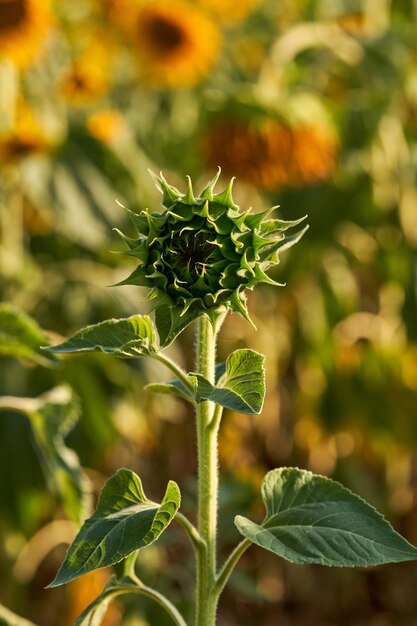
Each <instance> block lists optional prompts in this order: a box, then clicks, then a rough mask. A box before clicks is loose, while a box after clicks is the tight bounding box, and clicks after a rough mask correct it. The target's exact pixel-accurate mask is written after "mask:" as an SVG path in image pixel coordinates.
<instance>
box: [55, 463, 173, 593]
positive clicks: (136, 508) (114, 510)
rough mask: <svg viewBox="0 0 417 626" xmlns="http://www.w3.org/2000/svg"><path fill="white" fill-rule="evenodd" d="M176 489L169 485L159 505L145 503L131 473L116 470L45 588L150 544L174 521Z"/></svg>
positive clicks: (124, 470)
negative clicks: (54, 575)
mask: <svg viewBox="0 0 417 626" xmlns="http://www.w3.org/2000/svg"><path fill="white" fill-rule="evenodd" d="M180 498H181V496H180V491H179V488H178V485H177V484H176V483H175V482H173V481H170V482H169V483H168V486H167V490H166V493H165V496H164V499H163V500H162V502H161V504H157V503H155V502H152V501H150V500H148V499H147V498H146V496H145V494H144V492H143V488H142V483H141V480H140V478H139V476H137V475H136V474H135V473H134V472H132V471H131V470H128V469H120V470H118V471H117V472H116V474H114V475H113V476H112V477H111V478H110V479H109V480H108V481H107V482H106V484H105V485H104V487H103V489H102V490H101V492H100V496H99V501H98V505H97V509H96V511H95V513H94V514H93V515H92V516H91V517H90V518H89V519H88V520H87V521H86V522H85V524H84V525H83V526H82V528H81V530H80V531H79V533H78V535H77V536H76V537H75V539H74V541H73V543H72V544H71V546H70V547H69V550H68V552H67V555H66V557H65V560H64V562H63V564H62V565H61V567H60V569H59V571H58V573H57V575H56V577H55V579H54V580H53V581H52V582H51V583H50V584H49V585H48V587H57V586H58V585H62V584H63V583H67V582H69V581H70V580H73V579H74V578H78V576H82V575H83V574H86V573H87V572H91V571H92V570H95V569H98V568H99V567H105V566H106V565H114V564H115V563H119V562H120V561H122V560H123V559H124V558H126V557H127V556H129V554H132V552H135V551H136V550H138V549H139V548H143V547H144V546H147V545H149V544H151V543H153V542H154V541H155V540H156V539H158V537H159V536H160V535H161V533H162V532H163V531H164V530H165V529H166V527H167V526H168V525H169V523H170V522H171V520H172V519H173V518H174V516H175V514H176V512H177V510H178V508H179V505H180Z"/></svg>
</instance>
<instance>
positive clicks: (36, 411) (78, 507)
mask: <svg viewBox="0 0 417 626" xmlns="http://www.w3.org/2000/svg"><path fill="white" fill-rule="evenodd" d="M0 408H3V409H11V410H14V411H19V412H20V413H23V415H25V416H26V417H27V418H28V419H29V422H30V425H31V428H32V433H33V437H34V441H35V446H36V451H37V453H38V455H39V459H40V462H41V466H42V470H43V473H44V475H45V479H46V482H47V485H48V488H49V490H50V491H51V492H52V493H54V494H55V495H56V496H57V497H59V498H60V499H61V501H62V504H63V506H64V508H65V511H66V512H67V514H68V516H69V517H70V518H71V519H73V520H74V521H75V522H77V524H79V525H80V524H82V522H83V521H84V519H85V517H86V516H87V515H89V514H90V512H91V504H92V498H91V484H90V481H89V480H88V478H87V476H86V474H85V473H84V471H83V469H82V467H81V465H80V462H79V459H78V456H77V455H76V453H75V452H74V451H73V450H71V449H70V448H68V447H67V446H66V445H65V440H64V439H65V437H66V435H67V434H68V433H69V432H70V431H71V430H72V429H73V428H74V426H75V424H76V422H77V421H78V419H79V417H80V406H79V402H78V399H77V398H76V397H75V395H74V393H73V392H72V391H71V389H70V388H69V387H66V386H63V385H62V386H59V387H55V388H54V389H51V390H50V391H48V392H47V393H44V394H42V395H41V396H38V397H37V398H21V397H7V396H5V397H3V398H2V399H1V403H0Z"/></svg>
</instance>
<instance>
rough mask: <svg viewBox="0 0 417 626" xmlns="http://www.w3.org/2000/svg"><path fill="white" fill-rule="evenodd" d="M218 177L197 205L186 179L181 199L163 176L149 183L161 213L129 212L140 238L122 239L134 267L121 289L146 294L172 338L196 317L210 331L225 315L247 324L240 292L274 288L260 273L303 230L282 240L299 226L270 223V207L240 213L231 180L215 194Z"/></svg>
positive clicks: (190, 184) (271, 282) (198, 198)
mask: <svg viewBox="0 0 417 626" xmlns="http://www.w3.org/2000/svg"><path fill="white" fill-rule="evenodd" d="M219 175H220V171H219V173H218V174H217V175H216V176H215V177H214V179H213V180H211V181H210V182H209V184H208V185H207V186H206V187H205V189H204V190H203V191H202V193H201V195H200V196H199V197H197V198H196V197H195V196H194V192H193V188H192V183H191V180H190V179H189V178H188V190H187V193H185V194H182V193H180V192H179V191H178V190H177V189H176V188H175V187H172V186H171V185H169V184H168V183H167V182H166V180H165V179H164V177H163V176H162V174H161V175H160V176H159V177H156V176H155V180H156V183H157V186H158V188H159V189H160V191H161V192H162V194H163V199H162V205H163V207H164V209H165V210H164V211H163V212H162V213H150V212H149V211H142V212H141V213H139V214H137V213H133V212H132V211H128V213H129V215H130V217H131V219H132V221H133V224H134V226H135V227H136V229H137V231H138V236H137V238H130V237H126V236H125V235H123V234H122V233H120V234H121V236H122V237H123V239H124V240H125V241H126V243H127V245H128V247H129V251H128V252H127V254H129V255H131V256H134V257H136V258H137V259H138V261H139V265H138V267H137V268H136V269H135V270H134V271H133V272H132V274H131V275H130V276H129V277H128V278H127V279H125V280H124V281H122V282H121V283H120V284H122V285H126V284H128V285H140V286H143V287H149V288H150V289H151V293H150V295H149V298H155V304H154V306H153V308H154V309H155V314H156V316H157V317H158V313H159V314H160V313H161V308H163V309H164V311H165V313H166V312H167V310H169V315H170V317H171V324H172V327H173V329H174V331H176V332H177V333H178V332H179V331H180V330H182V328H185V326H187V325H188V324H189V323H190V322H191V321H192V320H193V319H195V318H197V317H199V316H200V315H202V314H206V315H207V316H208V317H209V318H210V319H211V320H212V322H213V323H215V321H216V319H218V317H219V316H221V315H222V314H223V313H225V312H227V311H228V310H230V311H235V312H237V313H240V314H241V315H242V316H243V317H244V318H245V319H247V320H248V321H250V318H249V314H248V311H247V307H246V296H245V293H244V292H245V290H246V289H252V288H253V287H254V286H255V285H257V284H258V283H269V284H272V285H279V283H277V282H275V281H274V280H272V279H271V278H270V277H269V276H267V274H266V271H267V270H268V269H269V268H270V267H272V266H274V265H277V264H278V262H279V257H278V254H279V252H280V251H282V250H283V249H284V248H288V247H290V246H291V245H293V244H294V243H296V242H297V241H298V240H299V239H300V238H301V236H302V235H303V234H304V232H305V230H306V228H304V229H302V230H301V231H299V232H297V233H296V234H295V235H292V236H291V237H289V238H286V236H285V231H286V230H287V229H288V228H291V227H293V226H296V225H297V224H299V223H300V222H302V221H303V220H304V219H305V218H304V217H303V218H301V219H299V220H295V221H283V220H279V219H268V218H269V216H270V214H271V212H272V211H273V210H274V208H275V207H273V208H272V209H269V210H267V211H264V212H262V213H257V214H251V213H250V211H246V212H244V213H242V212H241V211H240V210H239V207H238V206H237V205H236V204H235V203H234V200H233V197H232V185H233V179H232V180H231V181H230V183H229V185H228V186H227V187H226V189H225V190H224V191H222V192H221V193H218V194H215V193H214V186H215V184H216V182H217V180H218V177H219ZM171 330H172V329H171Z"/></svg>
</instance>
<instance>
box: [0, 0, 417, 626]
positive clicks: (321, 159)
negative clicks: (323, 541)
mask: <svg viewBox="0 0 417 626" xmlns="http://www.w3.org/2000/svg"><path fill="white" fill-rule="evenodd" d="M416 19H417V5H416V2H415V1H413V0H391V1H390V0H362V1H360V0H338V1H337V2H336V1H335V0H334V1H330V0H329V1H327V0H297V1H295V0H281V1H280V2H275V1H274V0H266V1H261V0H240V1H239V2H237V1H235V0H227V1H226V0H223V1H222V2H220V0H199V1H198V2H185V1H184V0H172V1H168V0H157V1H156V2H146V1H141V0H137V1H134V0H101V1H99V0H71V1H70V0H68V1H67V0H61V1H60V2H55V3H54V4H53V3H49V2H46V0H8V1H6V2H1V3H0V161H1V169H0V281H1V282H0V298H1V301H2V303H3V304H1V305H0V306H1V308H0V393H1V394H2V395H3V396H4V397H3V398H2V400H1V401H0V409H2V410H1V411H0V459H1V465H2V471H1V473H0V493H1V494H2V498H1V499H0V529H1V540H0V603H2V604H4V605H6V606H7V607H9V609H11V610H13V611H16V612H17V613H20V614H21V615H24V616H25V617H27V618H28V619H30V620H33V621H34V622H35V623H36V624H39V625H40V626H49V625H51V626H55V625H57V626H67V625H70V624H71V623H72V621H73V620H74V619H75V617H76V616H77V615H78V614H79V613H81V611H82V610H83V609H84V607H85V606H86V604H88V603H89V602H90V601H91V599H92V598H93V597H94V596H95V595H96V594H97V593H98V592H99V591H101V589H102V587H103V586H104V584H105V581H106V579H107V578H108V576H109V575H110V572H107V571H104V570H100V571H98V572H95V573H92V574H89V575H87V577H86V578H83V579H81V580H79V581H74V582H73V583H71V584H70V585H68V587H67V588H66V589H55V590H48V591H45V590H44V589H43V587H44V586H45V585H46V584H47V583H48V582H50V580H51V579H52V578H53V576H54V574H55V572H56V569H57V566H58V564H59V562H60V560H61V559H62V556H63V553H64V552H65V543H66V542H68V541H70V540H71V539H72V537H73V536H74V534H75V523H77V521H78V520H79V519H80V517H82V516H83V514H85V511H87V510H88V507H89V506H90V503H91V492H93V493H96V492H97V491H98V490H99V488H100V487H101V486H102V484H103V482H104V480H105V478H106V477H107V476H109V475H110V474H112V473H113V472H114V471H116V469H118V468H119V467H121V466H125V467H129V468H131V469H133V470H135V471H136V472H137V473H138V474H139V475H140V476H141V478H142V480H143V483H144V485H145V489H146V492H147V493H149V494H150V496H151V497H153V498H155V499H161V497H162V494H163V492H164V489H165V486H166V483H167V480H168V478H174V479H175V480H176V481H177V482H178V483H179V485H180V487H181V491H182V493H183V506H184V509H185V510H188V509H189V508H190V507H191V506H192V504H193V502H194V500H195V479H194V472H195V466H194V460H193V458H194V457H193V449H194V448H193V446H194V425H193V420H192V416H191V414H190V411H189V409H188V407H187V406H186V405H185V403H184V404H182V403H180V402H179V401H177V400H174V399H171V398H170V397H168V396H166V397H165V396H155V397H153V396H152V395H151V394H150V393H147V392H145V391H144V390H143V386H144V385H145V384H146V383H147V382H151V381H152V382H154V381H155V380H166V379H167V373H166V371H165V370H164V368H163V367H162V366H160V367H159V366H157V365H155V364H154V363H150V362H148V361H146V360H140V361H139V362H137V363H133V364H132V363H131V362H127V361H123V360H117V359H109V358H106V357H104V356H100V355H90V356H85V357H83V358H74V357H68V358H65V359H64V360H63V361H62V362H61V363H60V364H59V365H58V363H57V362H56V361H55V360H53V359H52V358H49V357H46V356H45V354H41V353H40V351H39V349H38V346H39V343H47V342H48V337H50V338H53V339H59V337H60V336H66V335H68V334H70V333H72V332H74V331H75V330H76V329H77V328H78V327H80V326H83V325H86V324H88V323H94V322H98V321H100V320H102V319H105V318H110V317H113V316H114V317H117V316H128V315H131V314H134V313H144V312H146V303H144V295H145V294H144V292H143V291H142V290H141V289H140V288H135V287H131V286H124V287H118V288H117V289H113V288H108V287H107V286H108V285H112V284H114V283H116V282H118V281H119V280H121V279H122V278H124V277H125V276H126V275H127V273H128V271H129V270H130V269H132V265H131V264H130V261H129V260H127V259H126V258H125V257H121V256H117V255H115V254H112V253H111V252H110V251H109V250H110V249H112V250H114V251H117V250H121V248H122V245H121V243H120V242H119V241H118V240H117V238H116V236H114V235H113V234H112V232H111V229H112V228H113V227H115V226H117V227H119V228H121V229H122V230H125V231H126V230H127V232H128V231H129V225H128V224H127V220H126V217H125V215H124V212H123V211H122V210H121V209H120V207H118V205H117V204H116V202H115V199H116V198H117V199H118V200H119V201H120V202H122V203H123V204H125V205H126V206H128V207H129V208H131V209H132V210H139V209H141V208H144V207H145V206H151V207H154V208H155V210H157V208H158V207H159V203H160V197H159V195H158V193H157V192H156V191H155V190H154V189H153V185H152V181H151V179H150V177H149V176H148V173H147V168H148V167H150V168H151V169H153V170H154V171H159V170H160V169H163V171H164V174H165V176H166V177H167V178H168V179H169V180H170V182H173V183H174V184H176V185H177V186H178V187H179V188H180V189H182V190H184V189H185V181H184V178H185V175H186V174H190V175H191V176H192V177H193V179H194V180H197V181H198V180H200V181H201V182H202V184H203V183H204V182H205V181H206V180H207V178H208V177H209V176H210V175H212V174H213V173H214V172H215V170H216V168H217V166H218V165H220V166H221V167H222V171H223V174H224V176H225V181H226V180H227V177H228V176H230V175H236V176H237V178H238V180H237V183H236V185H235V198H236V200H237V202H238V203H239V204H240V205H241V206H242V207H247V206H250V205H251V206H253V207H254V210H255V211H258V210H262V209H265V208H267V207H269V206H272V205H276V204H280V205H281V208H280V216H281V217H283V218H286V219H297V218H299V217H301V216H302V215H304V214H306V213H308V216H309V217H308V220H309V223H310V230H309V231H308V233H307V235H306V236H305V237H304V239H303V241H302V242H301V243H300V244H299V245H298V246H297V247H296V248H295V249H293V250H291V252H289V253H287V254H286V255H284V256H283V259H282V265H281V267H280V268H279V269H278V271H275V272H274V278H275V279H276V280H277V281H280V282H284V281H285V282H286V283H287V286H286V287H285V288H272V287H269V286H265V287H260V288H258V289H257V291H255V292H254V293H253V294H251V295H250V300H249V308H250V312H251V316H252V317H253V319H254V321H255V323H256V325H257V327H258V331H257V332H255V331H254V330H253V329H252V328H251V327H250V326H249V325H248V324H247V323H246V322H244V321H243V320H242V319H240V318H239V317H238V316H236V315H233V316H229V318H228V319H227V321H226V323H225V325H224V328H223V330H222V335H221V337H220V344H219V351H220V354H219V357H220V358H222V357H223V356H225V355H226V354H228V353H229V352H230V351H231V350H232V349H235V348H239V347H244V346H248V347H250V348H253V349H255V350H259V351H260V352H263V353H265V354H266V356H267V361H266V368H267V392H268V393H267V400H266V404H265V408H264V411H263V413H262V414H261V416H254V417H249V416H242V415H240V414H234V413H233V412H231V411H229V412H227V414H226V416H225V420H224V424H223V427H222V434H221V463H222V470H223V473H224V478H223V481H222V492H221V503H222V507H223V514H222V516H221V520H222V529H221V530H222V533H223V537H224V539H225V541H226V543H227V542H231V543H232V542H234V541H236V539H237V533H236V531H235V529H234V526H233V514H234V513H235V512H236V511H238V512H239V513H240V514H243V515H245V514H249V513H250V514H251V516H252V517H253V515H254V514H255V515H256V513H257V512H259V511H260V510H261V505H260V498H259V495H258V494H259V485H260V480H261V477H262V476H263V474H264V473H265V471H267V470H269V469H271V468H274V467H279V466H281V465H298V466H300V467H303V468H307V469H311V470H313V471H314V472H318V473H322V474H325V475H328V476H331V477H333V478H336V479H338V480H340V481H341V482H343V483H344V484H345V485H346V486H347V487H349V488H351V489H353V490H354V491H356V492H357V493H359V494H361V495H362V496H364V497H366V498H367V499H368V500H369V501H370V502H371V503H373V504H374V505H376V506H378V508H379V509H380V510H381V511H383V512H384V513H385V514H386V515H387V517H388V518H389V519H390V520H391V521H392V523H393V524H394V525H395V527H396V528H397V529H398V530H399V531H401V532H402V533H403V534H404V535H405V536H406V537H407V538H408V539H409V540H410V541H412V542H414V543H417V473H416V454H415V450H416V444H417V402H416V391H417V345H416V338H417V323H416V320H417V298H416V284H417V280H416V247H417V219H416V206H417V187H416V182H417V181H416V173H417V168H416V165H417V48H416V40H417V38H416ZM219 184H221V183H219ZM27 316H29V317H27ZM31 318H32V320H36V322H37V324H35V323H34V322H33V321H31ZM41 328H42V329H43V330H42V329H41ZM45 333H46V335H45ZM191 341H192V340H191V333H190V332H189V331H186V332H185V333H184V334H183V336H182V339H181V341H180V342H177V343H176V344H175V345H174V346H173V347H172V348H170V349H171V350H172V354H173V355H175V357H176V358H179V359H180V360H182V362H183V364H184V366H185V367H187V368H188V369H192V360H191V358H192V357H191V356H190V355H191V353H192V344H191ZM222 350H224V353H225V354H224V355H223V354H222ZM168 378H169V375H168ZM51 390H52V391H51ZM16 397H18V398H19V399H20V400H19V401H17V400H16ZM13 398H14V400H13ZM29 399H31V400H29ZM1 403H2V404H1ZM12 405H13V406H12ZM7 407H8V408H7ZM13 407H14V408H13ZM71 449H72V450H74V451H75V452H76V455H75V454H74V452H72V451H71ZM80 466H82V467H84V468H85V470H84V471H83V472H82V471H81V469H80ZM69 477H70V478H69ZM83 512H84V513H83ZM178 542H179V544H178ZM188 556H189V554H188V548H187V547H186V546H185V545H183V543H182V542H181V539H180V537H179V536H178V537H177V530H176V528H175V527H174V526H172V528H171V529H170V532H169V533H166V535H164V537H163V540H162V547H161V546H159V547H154V546H150V547H149V548H147V549H146V550H144V551H143V554H142V555H141V557H140V567H141V570H142V571H143V572H144V577H145V578H146V579H147V580H148V581H149V583H150V584H152V583H153V582H155V581H156V585H157V586H159V588H161V589H162V588H163V587H165V588H166V590H167V591H168V592H169V593H170V594H171V596H172V597H174V598H175V597H177V598H178V602H179V603H181V602H184V601H185V600H184V598H186V596H187V594H189V592H190V591H189V590H190V588H191V586H192V581H193V572H192V571H191V570H190V568H189V567H188V566H187V564H186V563H187V558H188ZM416 567H417V566H416V565H415V564H413V563H410V564H402V565H398V566H393V565H391V566H387V567H384V568H374V569H372V568H371V569H367V570H348V569H346V570H344V569H342V570H329V569H325V568H322V567H319V566H303V567H300V566H295V565H290V564H288V563H284V562H282V561H279V560H278V559H277V558H276V557H274V556H273V555H268V554H267V553H264V552H260V551H259V553H258V552H257V551H256V549H251V550H250V551H249V552H248V554H247V555H245V558H244V559H243V561H242V566H241V568H240V570H239V572H236V574H234V576H233V578H232V583H231V591H229V592H226V593H225V595H224V598H223V600H222V604H221V616H220V621H219V623H220V624H221V625H222V626H226V624H227V626H233V625H235V624H236V625H237V624H242V623H249V622H252V621H253V622H254V623H255V621H256V622H257V623H259V624H262V625H263V626H269V625H272V624H277V623H279V624H282V626H301V625H303V624H305V623H307V621H308V622H309V623H310V622H314V623H315V624H317V626H330V625H332V626H336V625H338V624H340V623H346V624H351V625H352V626H362V625H365V624H366V625H367V626H368V625H372V626H391V625H392V626H393V625H395V626H397V625H399V624H401V625H404V626H414V625H416V624H417V600H416V595H415V590H414V584H413V580H415V576H416V573H417V572H416ZM162 574H164V576H162ZM1 619H2V618H1V617H0V621H1ZM163 619H165V618H164V617H163V616H162V614H160V613H159V609H156V608H155V607H154V606H152V605H151V604H147V602H146V601H143V600H140V602H139V601H137V600H136V599H130V598H127V600H123V601H120V603H119V604H118V605H116V603H114V605H112V606H111V608H110V610H109V612H108V614H107V617H106V621H105V623H106V624H107V626H118V625H119V624H122V623H123V625H129V626H145V625H147V624H155V623H158V624H161V626H163V624H164V623H165V622H163Z"/></svg>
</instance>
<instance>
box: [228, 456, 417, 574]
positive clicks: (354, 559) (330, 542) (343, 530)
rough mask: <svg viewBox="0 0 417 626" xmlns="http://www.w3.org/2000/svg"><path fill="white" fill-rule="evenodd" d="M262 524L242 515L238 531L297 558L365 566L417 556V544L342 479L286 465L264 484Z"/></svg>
mask: <svg viewBox="0 0 417 626" xmlns="http://www.w3.org/2000/svg"><path fill="white" fill-rule="evenodd" d="M262 497H263V500H264V503H265V506H266V510H267V516H266V519H265V521H264V522H263V523H262V525H259V524H255V523H254V522H252V521H250V520H248V519H246V518H245V517H241V516H237V517H236V519H235V523H236V526H237V528H238V530H239V532H240V533H241V534H242V535H243V536H244V537H246V538H247V539H249V540H250V541H252V542H253V543H255V544H256V545H258V546H261V547H262V548H265V549H266V550H270V551H271V552H274V553H275V554H278V555H279V556H281V557H283V558H284V559H287V560H288V561H291V562H292V563H300V564H301V563H318V564H321V565H329V566H332V565H333V566H338V567H356V566H360V567H364V566H370V565H381V564H383V563H399V562H401V561H410V560H413V559H417V548H415V547H414V546H413V545H411V544H410V543H409V542H408V541H406V540H405V539H404V538H403V537H401V535H399V534H398V533H397V532H396V531H395V530H394V529H393V528H392V527H391V526H390V524H389V523H388V522H387V521H386V520H385V519H384V518H383V517H382V515H380V513H378V512H377V511H376V510H375V509H374V508H373V507H372V506H370V505H369V504H368V503H366V502H365V501H364V500H362V498H360V497H359V496H357V495H355V494H354V493H352V492H351V491H349V490H348V489H346V488H345V487H343V486H342V485H341V484H339V483H337V482H335V481H333V480H330V479H329V478H325V477H324V476H316V475H314V474H312V473H311V472H307V471H303V470H299V469H295V468H282V469H276V470H272V471H271V472H269V473H268V474H267V475H266V476H265V479H264V482H263V485H262Z"/></svg>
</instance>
